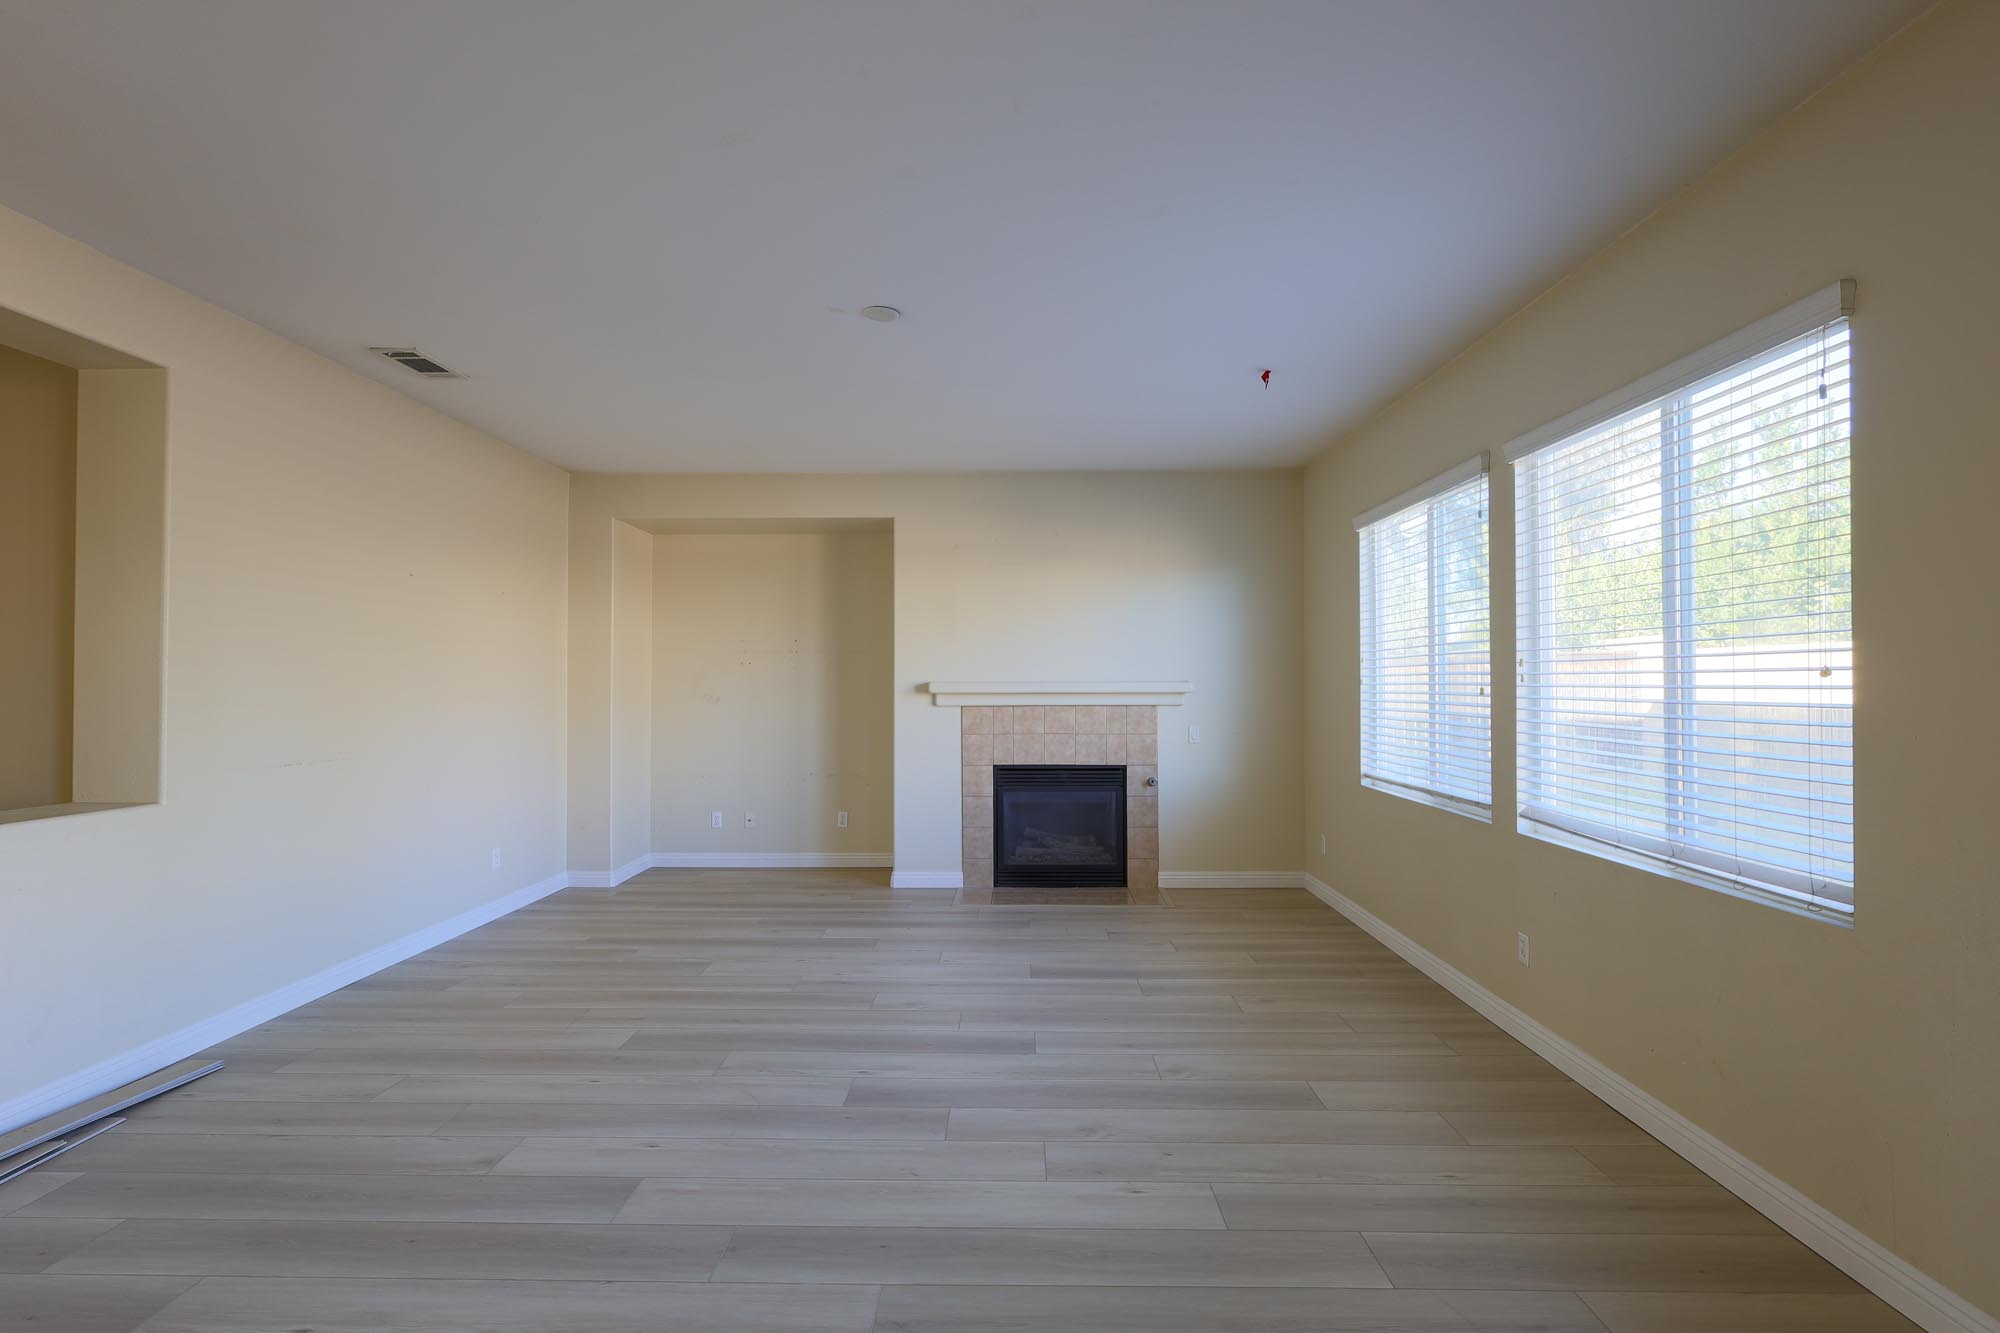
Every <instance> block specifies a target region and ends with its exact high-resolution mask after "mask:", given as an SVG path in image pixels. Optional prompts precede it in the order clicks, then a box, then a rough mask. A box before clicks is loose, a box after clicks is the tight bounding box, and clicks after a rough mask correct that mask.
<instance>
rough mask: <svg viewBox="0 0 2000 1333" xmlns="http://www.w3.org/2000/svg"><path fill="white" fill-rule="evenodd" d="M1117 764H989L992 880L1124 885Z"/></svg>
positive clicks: (1015, 884) (1005, 884) (1121, 770)
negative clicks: (991, 772)
mask: <svg viewBox="0 0 2000 1333" xmlns="http://www.w3.org/2000/svg"><path fill="white" fill-rule="evenodd" d="M1125 851H1126V849H1125V765H1123V764H995V765H994V766H993V883H994V884H995V886H997V887H1001V888H1031V887H1042V886H1057V887H1064V888H1080V887H1086V886H1105V887H1110V888H1123V887H1125Z"/></svg>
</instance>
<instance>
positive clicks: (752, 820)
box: [743, 810, 757, 828]
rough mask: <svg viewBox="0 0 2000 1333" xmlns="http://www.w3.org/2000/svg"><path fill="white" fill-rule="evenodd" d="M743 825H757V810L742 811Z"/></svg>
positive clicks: (745, 826)
mask: <svg viewBox="0 0 2000 1333" xmlns="http://www.w3.org/2000/svg"><path fill="white" fill-rule="evenodd" d="M743 827H744V828H756V827H757V812H756V811H755V810H745V811H744V812H743Z"/></svg>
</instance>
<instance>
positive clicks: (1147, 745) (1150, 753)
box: [1125, 735, 1160, 764]
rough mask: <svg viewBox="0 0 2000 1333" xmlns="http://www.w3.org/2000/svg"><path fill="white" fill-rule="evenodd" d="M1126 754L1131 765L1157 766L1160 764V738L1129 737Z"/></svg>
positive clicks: (1145, 736)
mask: <svg viewBox="0 0 2000 1333" xmlns="http://www.w3.org/2000/svg"><path fill="white" fill-rule="evenodd" d="M1125 754H1126V757H1127V761H1128V762H1130V763H1134V764H1157V763H1159V762H1160V738H1159V737H1158V736H1152V735H1133V736H1128V737H1126V740H1125Z"/></svg>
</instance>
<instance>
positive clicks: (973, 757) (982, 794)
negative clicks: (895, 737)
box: [958, 704, 1160, 889]
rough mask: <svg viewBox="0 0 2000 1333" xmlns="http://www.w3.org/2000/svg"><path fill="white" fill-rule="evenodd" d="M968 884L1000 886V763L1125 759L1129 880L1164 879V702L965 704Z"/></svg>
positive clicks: (1139, 885) (1137, 884)
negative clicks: (996, 804)
mask: <svg viewBox="0 0 2000 1333" xmlns="http://www.w3.org/2000/svg"><path fill="white" fill-rule="evenodd" d="M958 744H959V760H958V762H959V764H960V769H959V774H960V786H959V792H960V795H961V797H962V799H963V804H964V807H965V811H964V817H963V820H962V822H961V824H960V835H959V836H960V840H961V842H962V843H963V848H962V856H963V863H964V870H965V887H966V888H968V889H990V888H992V887H993V766H994V765H995V764H1123V765H1125V884H1126V887H1128V888H1132V889H1154V888H1158V887H1159V883H1160V802H1159V797H1158V794H1157V792H1158V789H1157V788H1156V787H1148V786H1147V785H1146V781H1147V779H1149V778H1157V777H1158V776H1159V772H1160V769H1159V763H1160V724H1159V710H1158V709H1157V708H1155V707H1154V706H1153V705H1152V704H1047V705H1043V704H1014V705H1003V706H998V707H966V708H962V709H960V710H959V724H958Z"/></svg>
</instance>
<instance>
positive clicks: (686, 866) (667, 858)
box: [648, 852, 896, 870]
mask: <svg viewBox="0 0 2000 1333" xmlns="http://www.w3.org/2000/svg"><path fill="white" fill-rule="evenodd" d="M895 863H896V858H895V857H893V856H891V855H890V854H889V853H887V852H654V853H653V855H652V857H651V858H650V860H649V861H648V864H649V865H650V866H651V867H652V868H653V869H655V870H667V869H682V870H838V869H854V868H870V867H875V868H882V869H886V868H888V867H889V866H892V865H894V864H895Z"/></svg>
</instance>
